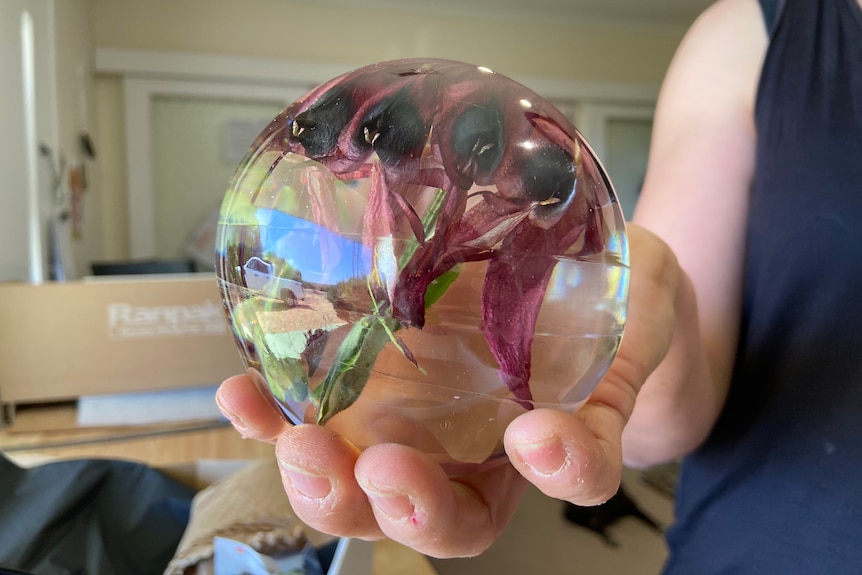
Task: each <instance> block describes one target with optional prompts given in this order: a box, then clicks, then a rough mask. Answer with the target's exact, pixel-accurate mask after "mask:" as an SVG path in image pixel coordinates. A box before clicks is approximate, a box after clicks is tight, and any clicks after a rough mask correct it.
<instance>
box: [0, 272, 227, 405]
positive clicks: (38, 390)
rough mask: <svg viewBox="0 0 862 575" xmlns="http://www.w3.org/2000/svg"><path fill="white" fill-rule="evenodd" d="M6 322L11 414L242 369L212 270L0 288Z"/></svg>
mask: <svg viewBox="0 0 862 575" xmlns="http://www.w3.org/2000/svg"><path fill="white" fill-rule="evenodd" d="M0 318H2V320H3V321H2V323H0V402H2V404H3V406H4V408H8V407H9V406H14V405H15V404H23V403H41V402H48V401H58V400H68V399H75V398H77V397H81V396H84V395H98V394H112V393H125V392H139V391H154V390H165V389H177V388H185V387H193V386H203V385H213V384H217V383H220V382H221V381H222V380H223V379H224V378H226V377H229V376H231V375H234V374H236V373H241V372H243V371H244V367H243V364H242V361H241V360H240V357H239V353H238V352H237V350H236V346H235V344H234V341H233V336H232V334H231V332H230V329H229V328H228V324H227V321H226V319H225V311H224V307H223V305H222V303H221V297H220V294H219V293H218V287H217V284H216V280H215V277H214V275H213V274H175V275H157V276H112V277H105V279H102V278H101V277H100V278H92V279H84V280H80V281H69V282H59V283H56V282H52V283H45V284H39V285H32V284H24V283H6V284H0Z"/></svg>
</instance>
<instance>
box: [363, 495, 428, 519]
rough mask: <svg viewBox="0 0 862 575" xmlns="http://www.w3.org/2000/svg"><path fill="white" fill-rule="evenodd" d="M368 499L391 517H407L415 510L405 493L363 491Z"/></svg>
mask: <svg viewBox="0 0 862 575" xmlns="http://www.w3.org/2000/svg"><path fill="white" fill-rule="evenodd" d="M365 493H366V495H368V500H369V501H371V503H372V505H374V506H375V507H376V508H377V509H379V510H380V511H382V512H383V513H385V514H386V515H388V516H389V517H390V518H392V519H399V520H401V519H407V518H408V517H412V516H413V514H414V513H415V511H416V507H415V506H414V505H413V502H412V501H411V500H410V498H409V497H407V496H406V495H401V494H399V493H379V492H377V491H367V490H366V491H365Z"/></svg>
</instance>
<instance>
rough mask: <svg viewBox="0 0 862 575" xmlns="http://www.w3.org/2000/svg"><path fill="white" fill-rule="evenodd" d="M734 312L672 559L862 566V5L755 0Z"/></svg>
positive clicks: (690, 463) (732, 569) (737, 565)
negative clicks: (743, 218)
mask: <svg viewBox="0 0 862 575" xmlns="http://www.w3.org/2000/svg"><path fill="white" fill-rule="evenodd" d="M761 4H762V6H763V8H764V10H763V13H764V16H765V18H766V19H767V26H768V30H769V32H770V42H769V47H768V51H767V54H766V58H765V61H764V65H763V70H762V72H761V78H760V85H759V88H758V95H757V101H756V111H755V121H756V129H757V164H756V165H757V169H756V174H755V177H754V182H753V186H752V190H751V203H750V215H749V224H748V240H747V249H746V261H745V276H744V299H743V323H742V328H741V334H740V343H739V350H738V354H737V363H736V366H735V371H734V377H733V382H732V386H731V391H730V395H729V397H728V400H727V404H726V406H725V409H724V411H723V412H722V415H721V416H720V418H719V421H718V422H717V424H716V427H715V429H714V430H713V432H712V434H711V436H710V437H709V439H708V440H707V441H706V443H705V444H704V445H703V446H702V447H701V448H700V449H699V450H697V451H696V452H695V453H694V454H692V455H690V456H689V457H687V458H686V459H685V460H684V461H683V464H682V470H681V474H680V480H679V483H678V486H677V491H676V509H675V514H676V520H675V523H674V524H673V525H672V526H671V528H670V529H669V530H668V536H667V539H668V546H669V549H670V556H669V559H668V562H667V565H666V568H665V573H666V574H668V575H669V574H674V575H700V574H711V575H717V574H727V575H747V574H754V573H758V574H770V575H771V574H781V575H788V574H790V575H796V574H799V575H802V574H804V575H814V574H828V575H842V574H845V573H846V574H851V573H852V574H854V575H859V574H860V573H862V10H860V7H859V5H858V4H857V3H856V0H784V1H781V0H779V1H778V2H776V1H774V0H773V1H772V2H769V1H768V0H761Z"/></svg>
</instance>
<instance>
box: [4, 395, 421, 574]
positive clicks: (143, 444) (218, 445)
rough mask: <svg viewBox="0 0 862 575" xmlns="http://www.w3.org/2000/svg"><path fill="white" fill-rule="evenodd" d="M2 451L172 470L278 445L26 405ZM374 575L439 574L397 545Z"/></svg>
mask: <svg viewBox="0 0 862 575" xmlns="http://www.w3.org/2000/svg"><path fill="white" fill-rule="evenodd" d="M0 452H3V453H4V454H5V455H6V456H7V457H10V458H12V459H14V460H18V461H23V462H30V463H33V462H38V461H41V460H45V459H57V458H63V459H69V458H91V457H98V458H119V459H132V460H136V461H141V462H144V463H147V464H148V465H152V466H154V467H170V466H178V465H182V464H186V463H189V462H193V461H196V460H201V459H225V460H239V459H257V458H261V457H273V446H272V445H270V444H267V443H261V442H257V441H251V440H244V439H242V438H241V437H240V435H239V434H238V433H237V432H236V431H234V429H233V428H232V427H230V426H229V425H228V424H226V423H224V422H221V421H193V422H182V423H172V424H159V425H151V426H134V427H131V426H130V427H109V428H80V427H78V426H77V424H76V409H75V405H74V404H63V405H51V406H38V407H24V408H21V409H19V410H18V411H17V413H16V417H15V421H14V422H13V424H12V425H8V426H6V427H4V428H2V429H0ZM372 573H373V575H403V574H404V573H410V574H411V575H435V574H436V571H435V570H434V568H433V567H431V564H430V562H429V561H428V559H427V558H426V557H424V556H423V555H421V554H419V553H417V552H415V551H413V550H412V549H409V548H407V547H404V546H403V545H400V544H398V543H395V542H394V541H390V540H383V541H379V542H377V543H375V549H374V557H373V567H372Z"/></svg>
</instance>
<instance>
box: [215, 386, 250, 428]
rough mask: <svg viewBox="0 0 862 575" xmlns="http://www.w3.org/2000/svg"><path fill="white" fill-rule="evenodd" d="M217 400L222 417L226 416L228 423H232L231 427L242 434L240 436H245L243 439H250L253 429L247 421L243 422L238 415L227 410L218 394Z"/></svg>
mask: <svg viewBox="0 0 862 575" xmlns="http://www.w3.org/2000/svg"><path fill="white" fill-rule="evenodd" d="M215 400H216V405H217V406H218V408H219V411H221V413H222V415H224V416H225V418H226V419H227V420H228V421H230V423H231V425H233V427H234V429H236V430H237V431H238V432H239V433H240V435H242V436H243V438H247V437H249V436H250V432H251V429H250V428H249V426H248V424H247V423H246V422H245V421H243V419H242V418H241V417H240V416H238V415H237V414H235V413H233V412H232V411H230V410H229V409H228V408H226V407H225V406H224V404H222V402H221V399H219V396H218V394H216V396H215Z"/></svg>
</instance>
